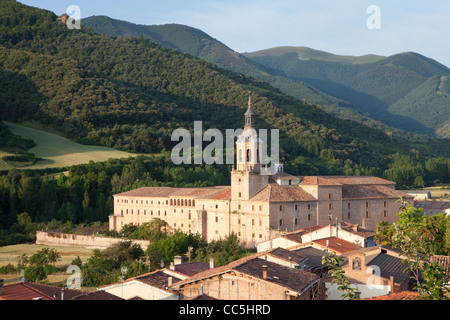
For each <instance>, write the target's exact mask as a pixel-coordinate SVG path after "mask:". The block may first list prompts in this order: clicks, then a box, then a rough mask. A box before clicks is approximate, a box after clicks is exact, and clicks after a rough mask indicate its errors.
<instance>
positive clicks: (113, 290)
mask: <svg viewBox="0 0 450 320" xmlns="http://www.w3.org/2000/svg"><path fill="white" fill-rule="evenodd" d="M102 290H104V291H106V292H108V293H110V294H113V295H115V296H117V297H121V298H123V299H125V300H128V299H131V298H134V297H140V298H141V299H144V300H178V296H176V295H174V294H173V293H170V292H168V291H164V290H161V289H159V288H156V287H152V286H150V285H147V284H144V283H142V282H140V281H128V282H124V283H123V284H115V285H112V286H109V287H106V288H104V289H102Z"/></svg>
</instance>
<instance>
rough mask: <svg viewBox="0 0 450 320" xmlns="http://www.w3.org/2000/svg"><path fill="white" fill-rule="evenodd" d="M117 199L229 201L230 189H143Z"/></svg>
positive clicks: (120, 194)
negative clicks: (174, 198) (171, 198)
mask: <svg viewBox="0 0 450 320" xmlns="http://www.w3.org/2000/svg"><path fill="white" fill-rule="evenodd" d="M115 196H119V197H149V198H168V197H186V198H194V199H222V200H230V199H231V187H229V186H219V187H204V188H170V187H144V188H139V189H135V190H131V191H127V192H123V193H119V194H116V195H115Z"/></svg>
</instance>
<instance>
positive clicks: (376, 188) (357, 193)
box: [342, 185, 414, 199]
mask: <svg viewBox="0 0 450 320" xmlns="http://www.w3.org/2000/svg"><path fill="white" fill-rule="evenodd" d="M400 197H404V198H411V199H412V198H414V197H413V196H411V195H408V194H406V193H404V192H401V191H398V190H395V189H392V188H389V187H386V186H381V185H367V186H366V185H345V186H343V187H342V199H377V198H379V199H399V198H400Z"/></svg>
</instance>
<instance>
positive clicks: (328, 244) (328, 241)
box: [326, 240, 330, 248]
mask: <svg viewBox="0 0 450 320" xmlns="http://www.w3.org/2000/svg"><path fill="white" fill-rule="evenodd" d="M326 244H327V248H328V247H329V246H330V240H327V241H326Z"/></svg>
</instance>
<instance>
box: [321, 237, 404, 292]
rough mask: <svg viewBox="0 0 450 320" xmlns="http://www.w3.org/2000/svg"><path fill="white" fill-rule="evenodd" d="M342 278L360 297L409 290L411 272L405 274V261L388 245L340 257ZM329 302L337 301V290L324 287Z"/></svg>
mask: <svg viewBox="0 0 450 320" xmlns="http://www.w3.org/2000/svg"><path fill="white" fill-rule="evenodd" d="M341 258H343V259H344V262H343V263H342V264H341V267H342V269H343V271H344V272H345V275H346V276H347V277H349V278H350V280H351V282H352V284H354V286H355V287H356V288H357V289H358V291H359V292H360V294H361V295H360V296H361V298H370V297H376V296H380V295H386V294H389V293H396V292H401V291H407V290H410V289H411V287H410V280H411V274H410V272H406V271H405V265H404V264H403V260H404V259H405V258H406V257H405V256H403V255H402V254H401V252H400V250H398V249H393V248H391V247H387V246H375V247H369V248H362V249H359V250H355V251H351V252H348V253H347V254H343V255H341ZM327 289H328V290H327V292H329V293H331V294H330V295H329V299H338V295H340V293H339V292H337V290H336V288H331V286H330V285H327Z"/></svg>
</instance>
